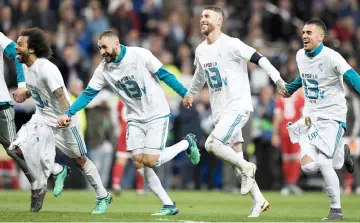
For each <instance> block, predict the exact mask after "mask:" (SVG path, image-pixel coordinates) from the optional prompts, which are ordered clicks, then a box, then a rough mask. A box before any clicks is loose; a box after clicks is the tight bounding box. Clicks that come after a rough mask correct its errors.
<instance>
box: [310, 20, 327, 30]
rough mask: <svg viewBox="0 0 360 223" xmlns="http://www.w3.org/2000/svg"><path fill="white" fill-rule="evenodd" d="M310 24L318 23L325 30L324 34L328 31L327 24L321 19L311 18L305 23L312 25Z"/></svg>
mask: <svg viewBox="0 0 360 223" xmlns="http://www.w3.org/2000/svg"><path fill="white" fill-rule="evenodd" d="M310 24H314V25H316V26H317V27H319V28H320V29H322V31H324V34H326V32H327V29H326V25H325V23H324V22H323V21H321V20H320V19H310V20H308V21H307V22H306V23H305V25H310Z"/></svg>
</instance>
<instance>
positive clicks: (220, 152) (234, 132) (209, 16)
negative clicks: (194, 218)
mask: <svg viewBox="0 0 360 223" xmlns="http://www.w3.org/2000/svg"><path fill="white" fill-rule="evenodd" d="M223 20H224V12H223V11H222V10H221V9H220V8H219V7H217V6H213V5H210V6H206V7H205V8H204V10H203V12H202V14H201V20H200V28H201V33H202V34H204V35H205V36H206V40H204V42H202V43H201V44H200V45H199V46H198V47H197V48H196V52H195V66H196V71H195V74H194V77H193V80H192V83H191V85H190V87H189V88H188V94H187V95H186V96H185V98H184V100H183V104H184V106H185V107H189V106H191V105H192V101H193V97H194V96H195V94H196V93H197V92H198V91H199V90H200V89H201V88H202V87H203V85H204V84H205V82H207V84H208V86H209V92H210V100H211V109H212V115H213V119H214V123H215V129H214V130H213V131H212V132H211V134H210V136H209V137H208V139H207V140H206V142H205V148H206V150H207V151H208V152H210V153H213V154H214V155H215V156H216V157H218V158H220V159H222V160H224V161H226V162H228V163H229V164H230V165H231V166H232V167H233V168H234V170H235V174H236V176H237V177H238V179H239V178H240V177H241V194H243V195H245V194H248V193H249V192H250V195H251V197H252V199H253V206H252V211H251V214H250V215H249V216H248V217H258V216H259V215H260V214H261V213H262V212H263V211H265V210H267V209H268V208H269V203H268V201H267V200H266V199H265V198H264V196H263V195H262V193H261V192H260V190H259V187H258V185H257V184H256V182H255V171H256V166H255V164H253V163H250V162H247V161H246V160H244V158H243V152H242V144H241V143H242V142H243V137H242V132H241V129H242V127H243V126H244V125H245V124H246V122H247V121H248V119H249V117H250V112H252V111H253V106H252V102H251V94H250V83H249V78H248V72H247V63H248V61H250V62H252V63H255V64H258V65H260V66H261V67H262V68H263V69H264V70H265V71H266V72H267V73H268V74H269V75H270V77H271V79H272V80H273V81H274V82H275V83H276V85H277V86H278V87H279V90H282V91H284V87H285V83H284V81H283V80H282V79H281V77H280V74H279V72H278V71H277V70H276V69H275V68H274V67H273V66H272V65H271V63H270V62H269V60H268V59H267V58H266V57H263V56H261V55H260V54H259V53H257V52H256V50H255V49H254V48H252V47H250V46H247V45H246V44H245V43H243V42H242V41H240V40H239V39H237V38H232V37H230V36H227V35H226V34H224V33H222V32H221V26H222V23H223ZM239 180H240V179H239Z"/></svg>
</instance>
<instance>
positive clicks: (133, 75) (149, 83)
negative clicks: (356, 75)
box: [58, 31, 200, 215]
mask: <svg viewBox="0 0 360 223" xmlns="http://www.w3.org/2000/svg"><path fill="white" fill-rule="evenodd" d="M98 46H99V50H100V54H101V55H102V56H103V57H104V60H103V61H102V62H101V63H100V65H99V66H98V67H97V69H96V70H95V73H94V75H93V77H92V78H91V80H90V82H89V85H88V86H87V88H86V89H85V90H84V91H83V92H82V93H81V94H80V96H79V97H78V99H77V100H76V101H75V102H74V104H73V105H71V107H70V108H69V109H68V110H66V112H65V114H64V115H62V116H61V117H59V119H58V125H59V127H63V126H67V125H68V124H69V123H70V122H71V119H70V117H71V116H73V115H74V114H76V112H77V111H79V110H81V109H83V108H84V107H85V106H86V105H87V104H88V103H89V102H90V101H91V100H92V99H93V98H94V97H95V96H96V95H97V94H98V92H99V91H100V90H101V89H102V88H104V87H105V86H106V85H109V86H110V87H111V88H112V89H113V90H114V91H115V92H116V93H117V94H118V95H119V97H120V99H121V100H122V101H123V102H124V104H125V106H126V111H127V113H126V115H127V137H126V144H127V150H128V151H131V154H132V158H133V161H134V164H135V168H136V170H137V171H138V172H139V173H140V174H141V175H142V176H143V178H144V180H145V182H146V183H147V184H148V185H149V187H150V189H151V190H152V191H153V192H154V194H155V195H156V196H157V197H158V198H159V199H160V200H161V201H162V203H163V207H162V208H161V209H160V210H159V211H158V212H156V213H154V214H153V215H176V214H178V212H179V210H178V209H177V208H176V205H175V203H174V202H173V201H172V200H171V199H170V198H169V196H168V195H167V193H166V192H165V190H164V188H163V187H162V185H161V182H160V180H159V178H158V176H157V175H156V173H155V172H154V170H153V169H152V168H153V167H158V166H160V165H162V164H164V163H166V162H168V161H170V160H171V159H173V158H174V157H175V156H176V155H177V154H178V153H180V152H182V151H186V154H187V155H188V156H189V158H190V160H191V162H192V163H193V164H198V163H199V161H200V153H199V150H198V148H197V146H196V142H195V136H194V135H192V134H188V135H187V136H186V137H185V139H184V140H182V141H180V142H179V143H177V144H175V145H173V146H171V147H167V148H165V143H166V138H167V132H168V123H169V116H170V109H169V105H168V103H167V101H166V99H165V94H164V91H163V89H162V88H161V85H160V80H162V81H164V82H165V83H166V84H167V85H168V86H169V87H171V88H172V89H173V90H174V91H175V92H176V93H178V94H179V95H180V96H182V97H184V96H185V94H186V93H187V90H186V89H185V88H184V86H183V85H182V84H181V83H180V82H178V80H177V79H176V78H175V76H174V75H172V74H171V73H169V72H168V71H167V70H166V69H165V68H164V67H163V65H162V64H161V62H160V61H159V60H158V59H157V58H156V57H155V56H154V55H153V54H152V53H151V52H150V51H149V50H147V49H144V48H139V47H126V46H124V45H120V42H119V38H118V36H117V34H116V33H115V32H113V31H105V32H104V33H102V34H101V35H100V37H99V40H98Z"/></svg>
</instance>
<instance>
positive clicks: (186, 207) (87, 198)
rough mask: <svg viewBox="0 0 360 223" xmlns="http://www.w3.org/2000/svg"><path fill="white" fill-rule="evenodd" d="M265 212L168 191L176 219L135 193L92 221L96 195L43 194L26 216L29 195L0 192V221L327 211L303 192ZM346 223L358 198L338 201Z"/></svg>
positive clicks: (357, 208)
mask: <svg viewBox="0 0 360 223" xmlns="http://www.w3.org/2000/svg"><path fill="white" fill-rule="evenodd" d="M264 194H265V196H266V198H267V199H268V201H269V202H270V210H268V211H267V212H264V213H263V214H262V215H261V216H260V218H258V219H249V218H247V217H246V216H247V215H248V214H249V213H250V208H251V201H250V196H241V195H235V194H230V193H222V192H208V191H202V192H197V191H189V192H187V191H170V192H169V195H170V197H171V198H172V199H173V200H175V201H176V202H177V206H178V208H179V210H180V214H179V215H177V216H150V214H151V213H153V212H155V211H156V210H158V209H159V208H160V207H161V204H160V202H159V201H158V200H157V198H156V197H155V196H154V195H153V194H151V193H149V192H148V193H147V195H146V196H140V197H139V196H137V195H136V194H135V192H134V191H128V192H124V193H122V195H121V196H120V197H116V198H115V199H114V200H113V203H111V205H110V207H109V209H108V212H107V213H106V214H105V215H100V216H93V215H91V214H90V213H91V211H92V209H93V207H94V202H95V194H94V193H93V192H91V191H70V190H66V191H64V192H63V193H62V195H61V196H60V197H58V198H55V197H54V196H53V194H52V191H48V193H47V195H46V198H45V202H44V206H43V209H42V210H41V211H40V212H39V213H31V212H29V206H30V192H17V191H7V190H5V191H0V221H22V222H26V221H46V222H50V221H62V222H64V221H70V222H76V221H80V222H96V221H97V222H99V221H102V222H106V221H118V222H119V221H127V222H131V221H137V222H165V221H172V222H182V221H211V222H231V221H237V222H239V221H268V222H269V221H270V222H275V221H283V222H292V221H302V222H310V221H312V222H314V221H317V222H319V221H320V220H321V218H322V217H324V216H326V215H327V213H328V211H329V202H328V198H327V196H326V194H325V193H306V194H305V195H304V196H286V197H284V196H280V195H279V193H278V192H270V193H269V192H268V193H264ZM342 208H343V213H344V216H345V221H353V222H360V198H359V197H358V196H355V195H353V196H342Z"/></svg>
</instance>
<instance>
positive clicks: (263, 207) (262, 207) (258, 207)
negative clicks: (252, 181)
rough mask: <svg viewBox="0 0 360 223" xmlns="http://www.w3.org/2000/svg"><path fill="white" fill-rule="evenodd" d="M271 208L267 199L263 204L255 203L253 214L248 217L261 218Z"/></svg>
mask: <svg viewBox="0 0 360 223" xmlns="http://www.w3.org/2000/svg"><path fill="white" fill-rule="evenodd" d="M269 208H270V204H269V202H268V201H267V200H266V199H265V198H264V200H263V202H261V203H253V206H252V208H251V214H250V215H249V216H248V218H257V217H259V216H260V214H261V213H263V212H264V211H267V210H268V209H269Z"/></svg>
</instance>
